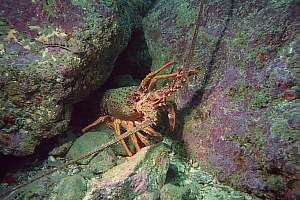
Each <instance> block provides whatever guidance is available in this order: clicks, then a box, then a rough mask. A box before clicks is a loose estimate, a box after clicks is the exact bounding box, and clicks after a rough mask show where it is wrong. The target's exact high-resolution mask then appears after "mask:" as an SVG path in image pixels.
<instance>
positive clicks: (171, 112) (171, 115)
mask: <svg viewBox="0 0 300 200" xmlns="http://www.w3.org/2000/svg"><path fill="white" fill-rule="evenodd" d="M166 110H167V112H168V120H169V126H170V132H171V133H173V132H174V130H175V126H176V104H173V103H171V102H167V104H166Z"/></svg>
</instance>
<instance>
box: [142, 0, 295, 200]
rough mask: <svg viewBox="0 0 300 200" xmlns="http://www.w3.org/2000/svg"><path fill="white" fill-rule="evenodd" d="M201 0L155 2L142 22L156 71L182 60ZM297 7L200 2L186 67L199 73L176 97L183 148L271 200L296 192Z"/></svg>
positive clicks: (219, 173) (218, 174)
mask: <svg viewBox="0 0 300 200" xmlns="http://www.w3.org/2000/svg"><path fill="white" fill-rule="evenodd" d="M197 2H198V1H187V0H174V1H168V0H160V1H157V2H156V4H155V5H154V6H153V8H152V10H151V11H150V12H149V14H148V15H147V16H146V18H145V19H144V21H143V22H144V31H145V37H146V41H147V44H148V47H149V51H150V55H151V56H152V58H153V63H154V65H153V66H154V67H153V70H154V69H156V68H157V67H158V66H159V65H162V64H163V63H165V62H166V61H168V60H171V59H176V60H178V61H179V62H180V64H181V65H182V64H183V62H184V59H185V58H186V56H185V55H187V52H188V48H189V47H190V43H191V38H192V34H193V29H194V21H195V19H196V15H197V7H198V3H197ZM299 7H300V4H299V2H297V1H280V0H277V1H276V0H275V1H237V0H231V1H230V0H229V1H220V0H215V1H209V3H206V4H205V5H204V12H203V17H202V22H201V27H200V30H199V35H198V41H197V43H196V48H195V50H194V56H193V57H192V58H191V65H190V67H192V68H193V67H196V66H201V71H200V73H199V75H198V76H197V78H195V79H193V80H190V82H189V88H188V90H182V91H181V93H180V94H179V95H177V96H176V97H175V100H176V102H177V105H178V107H179V108H180V111H179V115H181V116H184V117H182V120H184V123H183V125H182V126H181V127H179V128H181V131H182V138H183V141H184V144H185V148H186V149H187V150H188V152H189V154H190V155H191V156H192V157H193V158H194V159H196V160H198V161H199V162H200V164H201V166H202V167H203V168H204V169H206V170H207V171H209V172H210V173H211V174H213V175H214V176H216V177H217V178H218V179H219V180H221V181H223V182H224V183H226V184H229V185H232V186H234V187H235V188H239V189H241V190H244V191H251V192H252V193H253V194H256V195H258V196H261V197H267V198H271V199H274V198H279V199H283V198H284V199H293V198H294V199H295V198H297V197H299V195H300V194H299V188H298V186H299V176H300V171H299V160H300V155H299V153H300V151H299V148H300V140H299V132H300V130H299V125H298V124H299V118H300V103H299V87H300V68H299V64H300V63H299V53H300V51H299V47H300V43H299V32H298V31H299ZM172 70H174V69H170V70H169V72H170V71H172ZM179 121H180V120H179ZM181 131H179V132H180V133H181Z"/></svg>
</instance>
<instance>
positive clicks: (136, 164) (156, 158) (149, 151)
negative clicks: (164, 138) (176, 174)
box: [84, 143, 170, 200]
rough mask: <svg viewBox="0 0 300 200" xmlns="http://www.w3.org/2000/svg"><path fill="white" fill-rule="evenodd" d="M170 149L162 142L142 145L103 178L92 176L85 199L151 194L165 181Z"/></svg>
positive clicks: (119, 197) (133, 196)
mask: <svg viewBox="0 0 300 200" xmlns="http://www.w3.org/2000/svg"><path fill="white" fill-rule="evenodd" d="M169 153H170V150H169V149H168V148H167V147H166V146H165V145H163V144H161V143H160V144H157V145H154V146H149V147H145V148H143V149H142V150H141V151H139V152H138V153H136V154H135V155H134V156H132V157H130V158H128V159H127V160H126V161H125V162H124V163H122V164H120V165H117V166H116V167H114V168H112V169H110V170H108V171H107V172H106V173H104V174H103V176H102V177H101V178H94V179H92V180H91V182H90V185H91V187H90V188H89V189H88V192H87V195H86V196H85V198H84V199H86V200H87V199H95V198H96V199H98V198H99V199H134V198H135V197H136V198H138V196H139V198H141V195H147V193H148V195H150V194H151V193H152V192H155V191H157V190H159V189H160V188H161V187H162V186H163V185H164V182H165V179H166V173H167V169H168V167H169ZM152 195H154V194H152Z"/></svg>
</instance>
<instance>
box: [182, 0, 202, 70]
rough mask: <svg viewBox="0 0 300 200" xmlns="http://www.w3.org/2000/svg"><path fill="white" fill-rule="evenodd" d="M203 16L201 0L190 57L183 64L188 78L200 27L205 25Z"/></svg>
mask: <svg viewBox="0 0 300 200" xmlns="http://www.w3.org/2000/svg"><path fill="white" fill-rule="evenodd" d="M202 16H203V3H202V1H201V0H200V1H199V8H198V16H197V20H196V21H195V24H196V26H195V30H194V34H193V38H192V43H191V47H190V49H189V52H188V55H187V56H186V59H185V62H184V64H183V72H184V74H185V75H186V76H187V75H188V73H189V65H190V63H191V59H192V57H193V55H194V49H195V46H196V42H197V36H198V32H199V27H200V25H202V26H203V25H204V23H203V20H201V19H202Z"/></svg>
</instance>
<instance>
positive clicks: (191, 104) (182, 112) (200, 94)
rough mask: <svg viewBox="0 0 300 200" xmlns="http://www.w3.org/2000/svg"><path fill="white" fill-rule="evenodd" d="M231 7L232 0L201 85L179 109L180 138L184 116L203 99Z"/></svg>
mask: <svg viewBox="0 0 300 200" xmlns="http://www.w3.org/2000/svg"><path fill="white" fill-rule="evenodd" d="M233 8H234V0H231V1H230V8H229V10H228V14H227V16H226V20H225V23H224V28H223V29H222V31H221V33H220V36H219V37H218V40H217V42H216V45H215V48H214V49H213V51H212V53H211V57H210V60H209V62H208V65H207V68H206V70H205V72H204V78H203V80H202V82H201V83H200V85H201V87H200V88H199V89H197V90H196V91H195V92H194V94H193V96H192V98H191V99H190V100H189V101H188V102H187V103H186V104H185V106H184V107H183V108H182V109H181V110H179V116H178V118H179V119H178V120H179V121H181V122H183V123H181V124H179V127H178V130H179V131H178V134H179V135H177V137H179V138H180V139H182V132H183V125H184V117H185V116H188V115H189V114H190V113H191V112H192V110H193V109H194V108H196V107H197V106H198V105H199V104H201V102H202V100H203V94H204V91H205V88H206V87H207V85H208V83H209V81H210V79H211V77H212V73H213V71H214V64H215V59H216V57H217V53H218V51H219V49H220V44H221V42H222V40H223V38H224V35H225V32H226V30H227V27H228V25H229V22H230V20H231V19H232V15H233Z"/></svg>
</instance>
